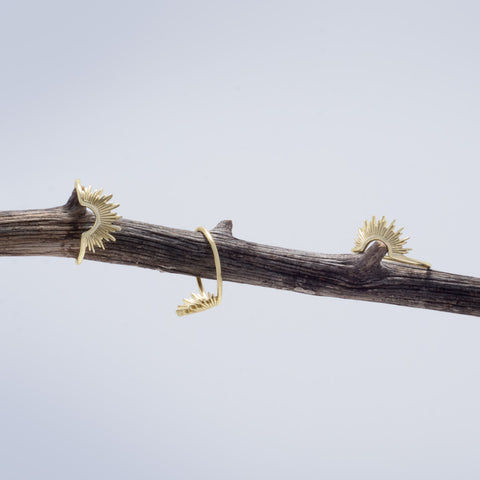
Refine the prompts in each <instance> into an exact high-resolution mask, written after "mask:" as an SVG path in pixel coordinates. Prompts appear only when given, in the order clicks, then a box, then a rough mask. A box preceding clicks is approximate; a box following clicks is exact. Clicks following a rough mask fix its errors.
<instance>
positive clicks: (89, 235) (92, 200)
mask: <svg viewBox="0 0 480 480" xmlns="http://www.w3.org/2000/svg"><path fill="white" fill-rule="evenodd" d="M75 190H76V191H77V198H78V203H80V205H82V206H84V207H87V208H89V209H90V210H91V211H92V212H93V214H94V215H95V222H94V224H93V225H92V227H91V228H90V229H89V230H87V231H86V232H83V233H82V237H81V239H80V251H79V253H78V257H77V265H80V264H81V263H82V261H83V257H84V256H85V252H86V250H87V248H88V250H89V251H90V252H93V253H95V247H100V248H101V249H102V250H105V245H104V244H103V242H114V241H115V237H114V236H113V235H112V233H113V232H119V231H120V230H121V227H119V226H118V225H114V224H113V222H115V221H117V220H120V219H121V218H122V217H120V216H119V215H117V214H116V213H114V212H113V211H112V210H114V209H115V208H117V207H118V206H119V204H118V203H108V202H109V200H110V199H111V198H112V197H113V195H102V193H103V189H100V190H94V191H92V186H91V185H90V186H88V187H84V186H83V185H82V184H81V183H80V180H78V179H77V180H76V181H75Z"/></svg>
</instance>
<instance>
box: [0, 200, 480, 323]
mask: <svg viewBox="0 0 480 480" xmlns="http://www.w3.org/2000/svg"><path fill="white" fill-rule="evenodd" d="M93 221H94V217H93V215H92V214H91V213H90V212H89V211H88V210H87V209H86V208H85V207H82V206H81V205H80V204H79V203H78V201H77V196H76V192H75V191H74V192H73V193H72V195H71V197H70V199H69V200H68V202H67V203H66V204H65V205H63V206H61V207H56V208H50V209H45V210H25V211H6V212H0V256H6V255H8V256H25V255H48V256H57V257H71V258H76V257H77V255H78V250H79V245H80V236H81V234H82V232H84V231H85V230H88V229H89V228H90V226H91V225H92V224H93ZM116 223H117V224H118V225H120V226H121V227H122V230H121V231H120V232H118V233H115V238H116V242H107V243H106V244H105V250H100V249H98V250H96V253H94V254H93V253H89V252H87V254H86V255H85V259H86V260H96V261H101V262H107V263H116V264H122V265H131V266H137V267H143V268H150V269H155V270H160V271H164V272H169V273H179V274H184V275H192V276H199V277H203V278H211V279H214V278H215V267H214V263H213V257H212V252H211V249H210V246H209V244H208V242H207V241H206V239H205V237H204V236H203V235H202V233H200V232H194V231H188V230H179V229H174V228H168V227H163V226H159V225H151V224H148V223H143V222H136V221H133V220H126V219H122V220H119V221H118V222H116ZM211 234H212V236H213V238H214V239H215V243H216V245H217V248H218V252H219V255H220V260H221V264H222V276H223V279H224V280H225V281H231V282H238V283H246V284H250V285H259V286H263V287H271V288H278V289H284V290H292V291H295V292H299V293H307V294H311V295H322V296H331V297H339V298H349V299H356V300H366V301H372V302H381V303H390V304H395V305H405V306H410V307H417V308H428V309H433V310H442V311H446V312H454V313H462V314H467V315H476V316H480V278H475V277H467V276H462V275H455V274H451V273H444V272H437V271H434V270H425V269H422V268H417V267H411V266H406V265H405V266H404V265H401V264H395V263H391V262H386V261H382V258H383V257H384V255H385V254H386V252H387V250H386V247H385V246H384V245H383V244H382V243H381V242H374V243H372V244H371V246H370V247H369V248H368V249H367V250H366V252H365V253H363V254H355V255H353V254H341V255H327V254H318V253H310V252H303V251H298V250H291V249H286V248H280V247H273V246H268V245H261V244H258V243H253V242H247V241H244V240H240V239H238V238H235V237H234V236H233V235H232V222H231V221H229V220H224V221H222V222H220V223H219V224H218V225H217V226H216V227H215V228H214V229H213V230H211Z"/></svg>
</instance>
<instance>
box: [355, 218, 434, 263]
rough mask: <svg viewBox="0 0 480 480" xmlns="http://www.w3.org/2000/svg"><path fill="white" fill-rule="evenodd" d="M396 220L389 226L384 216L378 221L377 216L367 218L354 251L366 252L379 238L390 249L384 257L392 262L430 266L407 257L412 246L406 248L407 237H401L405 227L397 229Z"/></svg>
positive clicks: (360, 230)
mask: <svg viewBox="0 0 480 480" xmlns="http://www.w3.org/2000/svg"><path fill="white" fill-rule="evenodd" d="M394 228H395V220H394V221H393V222H392V223H391V224H390V225H388V226H387V221H386V220H385V217H382V218H381V220H379V221H378V223H377V220H376V218H375V217H372V220H371V221H370V222H367V221H366V220H365V222H364V224H363V227H362V228H360V229H359V230H358V237H357V238H356V240H355V246H354V247H353V248H352V252H354V253H361V252H364V251H365V249H366V248H367V246H368V245H369V244H370V243H371V242H373V241H374V240H379V241H380V242H382V243H384V244H385V246H386V247H387V249H388V253H387V254H386V255H385V257H383V258H384V259H385V260H390V261H392V262H400V263H406V264H407V265H415V266H417V267H423V268H430V266H431V265H430V264H429V263H426V262H422V261H420V260H415V259H413V258H409V257H406V256H405V255H404V254H405V253H407V252H409V251H410V250H411V248H405V247H404V245H405V243H407V240H408V239H409V238H410V237H407V238H403V239H401V238H400V235H401V233H402V230H403V228H400V230H397V231H395V229H394Z"/></svg>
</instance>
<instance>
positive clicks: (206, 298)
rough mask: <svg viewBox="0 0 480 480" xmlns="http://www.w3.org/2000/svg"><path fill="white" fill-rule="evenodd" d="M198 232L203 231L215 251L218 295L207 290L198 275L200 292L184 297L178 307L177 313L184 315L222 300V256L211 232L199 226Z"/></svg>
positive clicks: (199, 310) (207, 307)
mask: <svg viewBox="0 0 480 480" xmlns="http://www.w3.org/2000/svg"><path fill="white" fill-rule="evenodd" d="M196 231H197V232H202V233H203V235H204V236H205V238H206V239H207V241H208V243H209V244H210V247H211V249H212V253H213V260H214V262H215V270H216V273H217V295H213V293H209V292H206V291H205V289H204V288H203V283H202V279H201V278H200V277H197V283H198V288H199V289H200V293H192V298H184V299H183V304H182V305H179V306H178V307H177V315H178V316H179V317H182V316H184V315H190V314H191V313H198V312H203V311H204V310H208V309H209V308H212V307H215V306H217V305H219V304H220V302H221V301H222V291H223V281H222V268H221V265H220V256H219V255H218V250H217V246H216V245H215V240H214V239H213V237H212V235H211V233H210V232H209V231H208V230H207V229H206V228H205V227H198V228H197V230H196Z"/></svg>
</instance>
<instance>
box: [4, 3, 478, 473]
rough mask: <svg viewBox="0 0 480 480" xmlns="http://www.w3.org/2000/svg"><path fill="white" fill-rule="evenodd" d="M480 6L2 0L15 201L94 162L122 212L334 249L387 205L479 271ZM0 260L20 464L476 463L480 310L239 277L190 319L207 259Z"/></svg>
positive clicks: (228, 467)
mask: <svg viewBox="0 0 480 480" xmlns="http://www.w3.org/2000/svg"><path fill="white" fill-rule="evenodd" d="M479 15H480V8H479V7H478V3H477V2H474V1H472V2H466V1H464V2H461V1H455V2H454V1H448V2H442V1H438V2H428V1H412V2H409V1H403V2H392V1H382V2H360V1H345V2H342V1H312V2H306V1H300V2H299V1H295V2H294V1H291V2H285V1H275V2H274V1H270V2H267V1H258V0H257V1H242V2H232V1H218V2H211V1H202V2H200V1H198V2H196V1H185V2H182V1H171V2H170V1H157V2H118V1H111V2H106V1H103V2H89V1H87V2H81V3H79V2H75V3H74V2H65V1H58V2H52V1H42V2H34V1H15V2H13V1H9V2H8V1H7V2H4V3H2V5H1V7H0V62H1V63H0V159H1V167H2V168H1V180H0V186H1V189H0V210H17V209H18V210H19V209H28V208H47V207H53V206H58V205H61V204H63V203H64V202H65V201H66V200H67V198H68V196H69V195H70V193H71V191H72V189H73V186H74V181H75V179H76V178H80V179H81V181H82V183H83V184H85V185H89V184H92V185H93V186H94V188H100V187H104V188H105V191H106V192H107V193H113V194H114V201H117V202H119V203H120V204H121V206H120V207H119V209H118V212H119V214H120V215H122V216H123V217H125V218H130V219H135V220H141V221H146V222H150V223H154V224H160V225H166V226H170V227H177V228H185V229H190V230H193V229H195V227H197V226H198V225H205V226H206V227H207V228H212V227H213V226H214V225H215V224H216V223H217V222H218V221H219V220H221V219H226V218H228V219H232V220H233V222H234V235H235V236H237V237H239V238H242V239H245V240H251V241H255V242H260V243H265V244H270V245H279V246H283V247H289V248H295V249H300V250H308V251H317V252H323V253H346V252H349V251H350V248H351V247H352V246H353V240H354V237H355V235H356V231H357V228H358V227H359V226H360V225H361V224H362V222H363V220H364V219H365V218H370V217H371V216H372V215H377V216H382V215H386V216H387V218H388V219H391V220H393V219H397V223H398V225H399V226H405V234H407V235H410V236H411V237H412V239H411V240H410V241H409V246H410V247H412V248H413V251H412V253H411V256H412V257H414V258H419V259H422V260H425V261H429V262H431V263H432V265H433V268H434V269H437V270H442V271H449V272H454V273H459V274H464V275H473V276H479V275H480V268H479V266H480V262H479V260H478V238H479V234H480V227H479V222H478V182H479V168H478V152H479V137H478V132H479V126H480V125H479V124H480V93H479V87H480V68H479V63H480V61H479V58H480V57H479V53H480V52H479V47H480V33H479V32H480V30H479V28H478V25H479ZM107 248H108V246H107ZM0 249H1V243H0ZM0 254H1V252H0ZM0 268H1V270H0V271H1V273H0V312H1V313H0V315H1V321H0V477H1V478H5V479H9V480H15V479H22V480H23V479H48V480H54V479H87V478H88V479H115V480H120V479H133V478H135V479H142V480H143V479H182V480H183V479H185V480H190V479H192V480H193V479H209V480H213V479H267V478H275V479H318V478H328V479H352V478H355V479H368V480H374V479H386V478H388V479H397V478H398V479H405V478H408V479H459V478H479V476H480V460H479V458H480V412H479V409H480V407H479V405H480V389H479V387H478V378H479V373H480V372H479V370H480V352H479V336H480V322H479V319H478V318H475V317H468V316H462V315H454V314H446V313H441V312H434V311H427V310H425V311H423V310H416V309H409V308H404V307H396V306H389V305H383V304H374V303H364V302H356V301H349V300H339V299H331V298H321V297H311V296H306V295H300V294H295V293H290V292H282V291H276V290H270V289H265V288H258V287H251V286H246V285H237V284H232V283H226V284H225V285H224V300H223V302H222V304H221V306H219V307H218V308H216V309H213V310H211V311H209V312H205V313H202V314H199V315H194V316H190V317H184V318H177V317H176V315H175V308H176V306H177V304H178V303H179V302H180V301H181V299H182V298H183V297H185V296H187V295H189V294H190V292H191V291H193V290H194V289H195V288H196V287H195V280H194V278H192V277H187V276H175V275H170V274H166V273H158V272H155V271H148V270H142V269H138V268H130V267H123V266H116V265H110V264H104V263H99V262H91V261H84V262H83V264H82V265H81V266H76V265H75V261H74V260H73V259H65V258H58V259H57V258H49V257H44V258H36V257H30V258H9V257H3V258H1V259H0ZM207 283H208V287H209V288H215V286H214V283H213V282H212V283H210V282H207Z"/></svg>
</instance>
